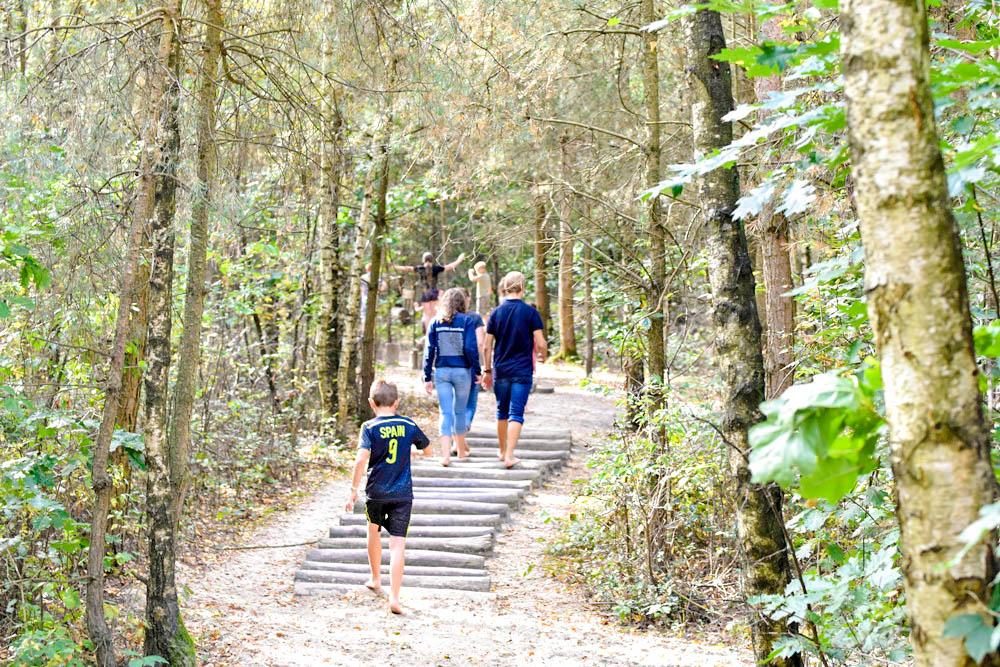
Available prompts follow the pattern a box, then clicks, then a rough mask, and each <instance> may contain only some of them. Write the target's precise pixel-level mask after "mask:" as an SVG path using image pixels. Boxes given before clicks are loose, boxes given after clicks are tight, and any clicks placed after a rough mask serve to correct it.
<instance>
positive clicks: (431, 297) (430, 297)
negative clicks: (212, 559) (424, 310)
mask: <svg viewBox="0 0 1000 667" xmlns="http://www.w3.org/2000/svg"><path fill="white" fill-rule="evenodd" d="M438 294H440V293H439V292H438V290H437V289H436V288H434V289H429V290H425V291H424V293H423V294H421V295H420V303H431V302H433V301H437V300H438Z"/></svg>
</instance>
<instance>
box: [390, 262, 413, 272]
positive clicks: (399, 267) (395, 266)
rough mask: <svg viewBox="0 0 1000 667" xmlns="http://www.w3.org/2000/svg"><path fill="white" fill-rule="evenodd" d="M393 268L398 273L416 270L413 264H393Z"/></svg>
mask: <svg viewBox="0 0 1000 667" xmlns="http://www.w3.org/2000/svg"><path fill="white" fill-rule="evenodd" d="M392 268H393V270H394V271H396V272H397V273H410V272H412V271H416V269H415V268H414V267H412V266H404V265H402V264H393V265H392Z"/></svg>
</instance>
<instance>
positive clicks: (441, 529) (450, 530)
mask: <svg viewBox="0 0 1000 667" xmlns="http://www.w3.org/2000/svg"><path fill="white" fill-rule="evenodd" d="M495 530H496V529H495V528H493V526H410V530H409V531H408V532H407V533H406V536H407V537H408V538H409V537H477V536H481V535H492V534H493V532H494V531H495ZM327 537H362V538H366V539H367V537H368V526H365V525H363V524H356V525H353V526H332V527H331V528H330V534H329V535H327Z"/></svg>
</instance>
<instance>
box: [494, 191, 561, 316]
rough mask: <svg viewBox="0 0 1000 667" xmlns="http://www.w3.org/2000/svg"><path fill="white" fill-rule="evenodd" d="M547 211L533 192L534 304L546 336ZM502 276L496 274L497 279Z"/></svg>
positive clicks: (547, 303) (547, 296) (542, 199)
mask: <svg viewBox="0 0 1000 667" xmlns="http://www.w3.org/2000/svg"><path fill="white" fill-rule="evenodd" d="M546 217H547V211H546V209H545V199H544V196H543V194H542V193H541V192H537V193H536V194H535V245H534V251H535V306H536V307H537V308H538V314H539V315H541V316H542V326H543V328H544V332H545V334H546V336H547V335H548V333H549V319H550V315H551V312H550V309H549V288H548V280H549V278H548V265H547V264H548V251H549V240H548V238H547V234H546V233H545V222H546ZM502 277H503V276H498V277H497V280H499V279H500V278H502Z"/></svg>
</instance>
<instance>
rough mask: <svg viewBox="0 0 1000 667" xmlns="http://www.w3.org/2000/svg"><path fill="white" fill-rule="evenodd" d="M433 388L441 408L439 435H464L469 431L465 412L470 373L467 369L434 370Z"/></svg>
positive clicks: (442, 368)
mask: <svg viewBox="0 0 1000 667" xmlns="http://www.w3.org/2000/svg"><path fill="white" fill-rule="evenodd" d="M434 387H435V388H436V389H437V395H438V404H439V406H440V408H441V435H448V436H451V435H464V434H465V432H466V431H468V430H469V428H468V426H466V422H465V411H466V409H467V407H468V405H469V390H470V389H471V387H472V373H471V372H470V371H469V369H468V368H445V367H440V368H435V369H434Z"/></svg>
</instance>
